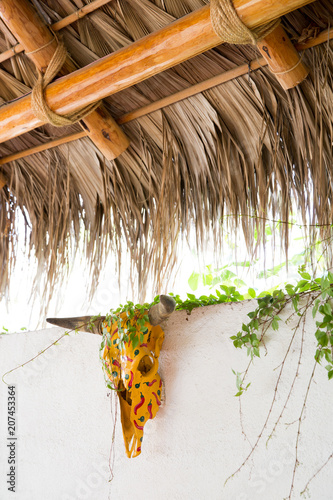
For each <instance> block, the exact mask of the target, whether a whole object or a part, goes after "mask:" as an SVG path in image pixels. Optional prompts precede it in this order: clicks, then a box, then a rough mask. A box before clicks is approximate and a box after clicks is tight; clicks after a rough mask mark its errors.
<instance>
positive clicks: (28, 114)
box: [0, 0, 313, 142]
mask: <svg viewBox="0 0 333 500" xmlns="http://www.w3.org/2000/svg"><path fill="white" fill-rule="evenodd" d="M312 1H313V0H284V1H280V2H272V1H270V0H235V2H234V7H235V9H236V11H237V14H238V15H239V17H240V18H241V19H242V20H243V22H244V23H245V24H246V25H247V26H248V27H249V28H250V29H251V28H254V27H256V26H259V25H261V24H265V23H266V22H269V21H271V20H273V19H276V18H278V17H280V16H282V15H284V14H286V13H288V12H290V11H292V10H295V9H298V8H299V7H302V6H304V5H306V4H309V3H312ZM220 43H221V40H220V38H219V37H218V36H217V35H216V33H215V32H214V30H213V27H212V24H211V20H210V7H209V5H208V6H206V7H203V8H201V9H199V10H197V11H195V12H193V13H191V14H188V15H187V16H184V17H183V18H181V19H179V20H177V21H175V22H173V23H171V25H169V26H167V27H166V28H163V29H161V30H158V31H157V32H154V33H152V34H150V35H148V36H146V37H144V38H142V39H141V40H138V41H137V42H135V43H133V44H131V45H130V46H128V47H125V48H123V49H121V50H118V51H117V52H114V53H113V54H110V55H109V56H107V57H104V58H102V59H100V60H98V61H96V62H95V63H92V64H90V65H88V66H86V67H84V68H82V69H80V70H78V71H75V72H74V73H71V74H70V75H68V76H65V77H62V78H60V79H58V80H57V81H55V82H54V83H52V84H50V85H49V86H48V87H47V89H46V98H47V101H48V104H49V106H50V107H51V108H52V109H53V110H54V111H56V112H57V113H60V114H66V113H69V112H73V111H77V110H79V109H81V108H83V107H84V106H86V105H87V104H90V103H93V102H96V101H97V100H99V99H102V98H103V97H106V96H108V95H112V94H114V93H116V92H119V91H121V90H123V89H125V88H128V87H130V86H132V85H135V84H136V83H139V82H141V81H143V80H145V79H147V78H149V77H150V76H153V75H156V74H157V73H160V72H161V71H164V70H166V69H168V68H170V67H172V66H175V65H176V64H179V63H181V62H183V61H185V60H187V59H190V58H191V57H194V56H195V55H197V54H200V53H202V52H205V51H206V50H209V49H211V48H213V47H215V46H217V45H219V44H220ZM43 124H44V122H43V121H42V120H39V119H37V118H36V117H35V116H34V114H33V112H32V108H31V98H30V95H27V96H25V97H23V98H21V99H18V100H16V101H15V102H12V103H9V104H8V105H6V106H3V108H1V109H0V141H1V142H2V141H5V140H9V139H12V138H13V137H17V136H18V135H21V134H23V133H25V132H28V131H30V130H32V129H34V128H36V127H38V126H40V125H43Z"/></svg>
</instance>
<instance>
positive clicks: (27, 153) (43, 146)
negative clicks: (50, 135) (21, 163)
mask: <svg viewBox="0 0 333 500" xmlns="http://www.w3.org/2000/svg"><path fill="white" fill-rule="evenodd" d="M87 136H88V134H87V132H85V131H84V130H82V132H76V133H75V134H69V135H65V136H63V137H59V138H58V139H53V140H52V141H48V142H45V143H44V144H39V145H38V146H34V147H32V148H28V149H24V150H22V151H19V152H18V153H13V154H11V155H8V156H4V157H2V158H0V165H4V164H5V163H8V162H10V161H14V160H19V159H20V158H25V157H26V156H30V155H32V154H34V153H40V152H41V151H46V150H47V149H51V148H55V147H56V146H61V145H62V144H67V143H68V142H72V141H76V140H78V139H82V138H83V137H87ZM0 175H1V174H0Z"/></svg>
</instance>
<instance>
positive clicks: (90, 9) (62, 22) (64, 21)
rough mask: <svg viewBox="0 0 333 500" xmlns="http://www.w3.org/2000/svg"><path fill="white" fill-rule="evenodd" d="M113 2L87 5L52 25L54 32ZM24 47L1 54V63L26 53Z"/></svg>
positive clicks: (99, 1)
mask: <svg viewBox="0 0 333 500" xmlns="http://www.w3.org/2000/svg"><path fill="white" fill-rule="evenodd" d="M110 1H112V0H95V1H94V2H91V3H89V4H88V5H85V6H84V7H82V8H81V9H78V10H76V11H75V12H73V13H72V14H69V16H66V17H64V18H63V19H60V21H57V22H56V23H54V24H52V25H51V28H52V31H60V30H61V29H63V28H65V27H66V26H68V25H69V24H72V23H74V22H75V21H78V20H79V19H82V18H83V17H84V16H86V15H87V14H90V13H91V12H94V11H95V10H97V9H99V8H100V7H103V5H106V4H107V3H110ZM24 50H25V49H24V47H23V45H21V44H20V43H18V44H16V45H14V47H12V48H11V49H8V50H5V51H4V52H2V53H1V54H0V63H1V62H3V61H6V60H7V59H10V58H11V57H13V56H14V55H16V54H20V53H21V52H24Z"/></svg>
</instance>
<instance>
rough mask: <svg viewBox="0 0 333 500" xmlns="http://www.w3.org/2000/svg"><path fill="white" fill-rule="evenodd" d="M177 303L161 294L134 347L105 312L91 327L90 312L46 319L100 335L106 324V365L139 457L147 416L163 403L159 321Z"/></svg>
mask: <svg viewBox="0 0 333 500" xmlns="http://www.w3.org/2000/svg"><path fill="white" fill-rule="evenodd" d="M175 307H176V303H175V301H174V299H173V298H172V297H169V296H167V295H161V296H160V302H159V303H158V304H155V305H154V306H152V307H151V308H150V310H149V314H148V316H149V322H146V323H145V328H144V340H143V342H142V343H141V344H140V345H138V346H136V347H135V348H133V346H132V343H131V341H130V340H129V341H128V342H124V348H119V347H118V343H117V340H118V338H119V337H118V327H117V324H116V323H115V324H111V325H108V323H107V321H106V320H105V316H104V317H99V318H98V319H97V320H95V321H94V324H93V328H92V330H91V327H90V320H91V318H92V317H91V316H82V317H78V318H64V319H56V318H52V319H47V321H48V322H49V323H52V324H55V325H58V326H62V327H64V328H71V329H78V330H81V331H86V332H90V333H91V332H92V333H97V334H99V335H102V331H103V329H105V328H106V330H107V332H108V336H109V338H110V341H109V342H108V344H109V345H106V346H105V348H104V352H103V360H104V369H105V373H106V375H107V377H108V378H109V380H110V381H111V384H112V387H113V388H114V389H115V390H116V391H117V393H118V397H119V402H120V410H121V423H122V428H123V435H124V441H125V447H126V453H127V456H128V457H136V456H138V455H139V454H140V453H141V443H142V439H143V429H144V426H145V424H146V423H147V421H148V420H150V419H152V418H154V417H155V416H156V414H157V412H158V409H159V407H160V405H161V393H162V380H161V378H160V376H159V374H158V373H157V371H158V357H159V354H160V350H161V348H162V344H163V340H164V332H163V330H162V328H161V327H160V326H159V324H160V323H162V322H163V321H164V320H165V319H166V318H167V317H169V316H170V315H171V314H172V312H173V311H174V310H175ZM120 319H121V321H122V324H123V325H124V324H125V323H126V322H127V316H126V315H125V314H122V315H120ZM131 322H132V324H131V326H135V324H134V319H133V320H131ZM127 326H129V325H127ZM136 327H137V328H138V326H136Z"/></svg>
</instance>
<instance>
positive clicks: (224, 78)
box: [0, 28, 333, 165]
mask: <svg viewBox="0 0 333 500" xmlns="http://www.w3.org/2000/svg"><path fill="white" fill-rule="evenodd" d="M332 39H333V28H331V29H330V30H325V31H322V32H321V33H319V35H318V36H317V37H316V38H313V39H311V40H308V41H307V42H304V43H300V44H296V45H295V48H296V49H297V50H299V51H303V50H306V49H310V48H312V47H316V46H317V45H321V44H322V43H326V42H327V41H329V40H332ZM265 66H267V61H265V59H264V58H263V57H260V58H259V59H258V58H257V59H254V60H253V61H251V62H250V63H249V64H242V65H240V66H237V67H236V68H233V69H231V70H229V71H224V72H223V73H220V74H219V75H216V76H213V77H212V78H209V79H207V80H204V81H203V82H200V83H197V84H195V85H191V86H190V87H188V88H187V89H184V90H181V91H179V92H176V93H175V94H172V95H170V96H168V97H164V98H163V99H160V100H158V101H155V102H152V103H151V104H148V105H146V106H142V107H141V108H138V109H136V110H134V111H130V112H129V113H126V114H124V115H123V116H121V117H120V118H119V119H118V120H117V123H119V124H123V123H129V122H131V121H133V120H136V119H138V118H141V117H142V116H146V115H149V114H150V113H153V112H155V111H159V110H160V109H163V108H165V107H167V106H171V105H172V104H175V103H177V102H180V101H183V100H184V99H188V98H189V97H192V96H194V95H197V94H199V93H200V92H204V91H205V90H209V89H211V88H213V87H217V86H218V85H221V84H223V83H225V82H229V81H231V80H234V79H235V78H238V77H240V76H244V75H246V74H248V72H249V71H255V70H257V69H260V68H263V67H265ZM81 134H82V135H81ZM86 136H87V133H86V132H79V133H78V134H69V135H66V136H64V137H61V138H60V139H56V140H53V141H49V142H45V143H44V144H40V145H39V146H34V147H32V148H29V149H25V150H23V151H20V152H18V153H14V154H11V155H8V156H4V157H3V158H0V165H4V164H5V163H9V162H10V161H12V160H17V159H19V158H25V157H26V156H30V155H32V154H34V153H39V152H41V151H46V150H48V149H51V148H53V147H56V146H59V145H60V144H67V143H68V142H71V141H75V140H76V139H81V138H82V137H86Z"/></svg>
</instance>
